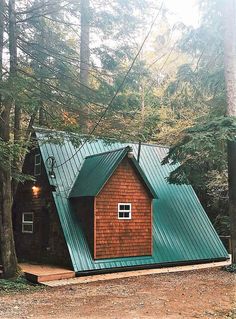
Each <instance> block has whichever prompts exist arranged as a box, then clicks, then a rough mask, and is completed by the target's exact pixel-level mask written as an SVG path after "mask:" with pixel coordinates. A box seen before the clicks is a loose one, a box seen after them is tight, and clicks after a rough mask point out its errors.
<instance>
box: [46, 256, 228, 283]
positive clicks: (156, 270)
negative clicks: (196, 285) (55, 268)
mask: <svg viewBox="0 0 236 319" xmlns="http://www.w3.org/2000/svg"><path fill="white" fill-rule="evenodd" d="M230 264H231V258H230V259H228V260H225V261H218V262H211V263H205V264H197V265H186V266H175V267H164V268H154V269H143V270H131V271H125V272H118V273H109V274H101V275H89V276H82V277H76V278H72V279H65V280H52V281H49V282H45V283H43V284H44V285H46V286H50V287H57V286H65V285H73V284H86V283H89V282H96V281H105V280H113V279H121V278H129V277H139V276H147V275H154V274H166V273H177V272H183V271H193V270H201V269H209V268H215V267H223V266H228V265H230Z"/></svg>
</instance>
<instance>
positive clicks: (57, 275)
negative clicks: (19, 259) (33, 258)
mask: <svg viewBox="0 0 236 319" xmlns="http://www.w3.org/2000/svg"><path fill="white" fill-rule="evenodd" d="M19 266H20V268H21V270H22V271H23V272H24V273H25V277H26V278H27V279H28V280H29V281H31V282H34V283H43V282H47V281H54V280H62V279H70V278H74V277H75V272H74V271H73V270H71V269H66V268H60V267H56V266H50V265H38V264H29V263H20V264H19Z"/></svg>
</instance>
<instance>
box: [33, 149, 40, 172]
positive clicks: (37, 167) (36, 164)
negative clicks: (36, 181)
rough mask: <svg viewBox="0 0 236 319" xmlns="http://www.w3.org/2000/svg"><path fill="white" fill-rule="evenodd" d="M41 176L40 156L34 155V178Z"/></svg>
mask: <svg viewBox="0 0 236 319" xmlns="http://www.w3.org/2000/svg"><path fill="white" fill-rule="evenodd" d="M39 175H41V155H40V154H36V155H35V156H34V176H39Z"/></svg>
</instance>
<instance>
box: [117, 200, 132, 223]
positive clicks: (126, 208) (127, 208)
mask: <svg viewBox="0 0 236 319" xmlns="http://www.w3.org/2000/svg"><path fill="white" fill-rule="evenodd" d="M118 219H131V204H130V203H119V204H118Z"/></svg>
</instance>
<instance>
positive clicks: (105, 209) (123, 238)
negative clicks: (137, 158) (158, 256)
mask: <svg viewBox="0 0 236 319" xmlns="http://www.w3.org/2000/svg"><path fill="white" fill-rule="evenodd" d="M118 203H131V211H132V212H131V216H132V217H131V219H118ZM151 203H152V198H151V196H150V193H149V192H148V191H147V189H146V187H145V186H144V185H143V183H142V181H141V180H140V177H139V176H138V175H137V173H136V172H135V170H134V169H133V167H132V164H131V163H130V162H129V159H128V158H125V159H124V160H123V161H122V162H121V163H120V165H119V166H118V168H117V169H116V171H115V172H114V174H113V175H112V176H111V178H110V179H109V180H108V182H107V183H106V185H105V186H104V188H103V189H102V191H101V192H100V193H99V195H98V196H97V197H96V207H95V228H96V240H95V254H94V258H95V259H101V258H114V257H131V256H146V255H151V254H152V212H151Z"/></svg>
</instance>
